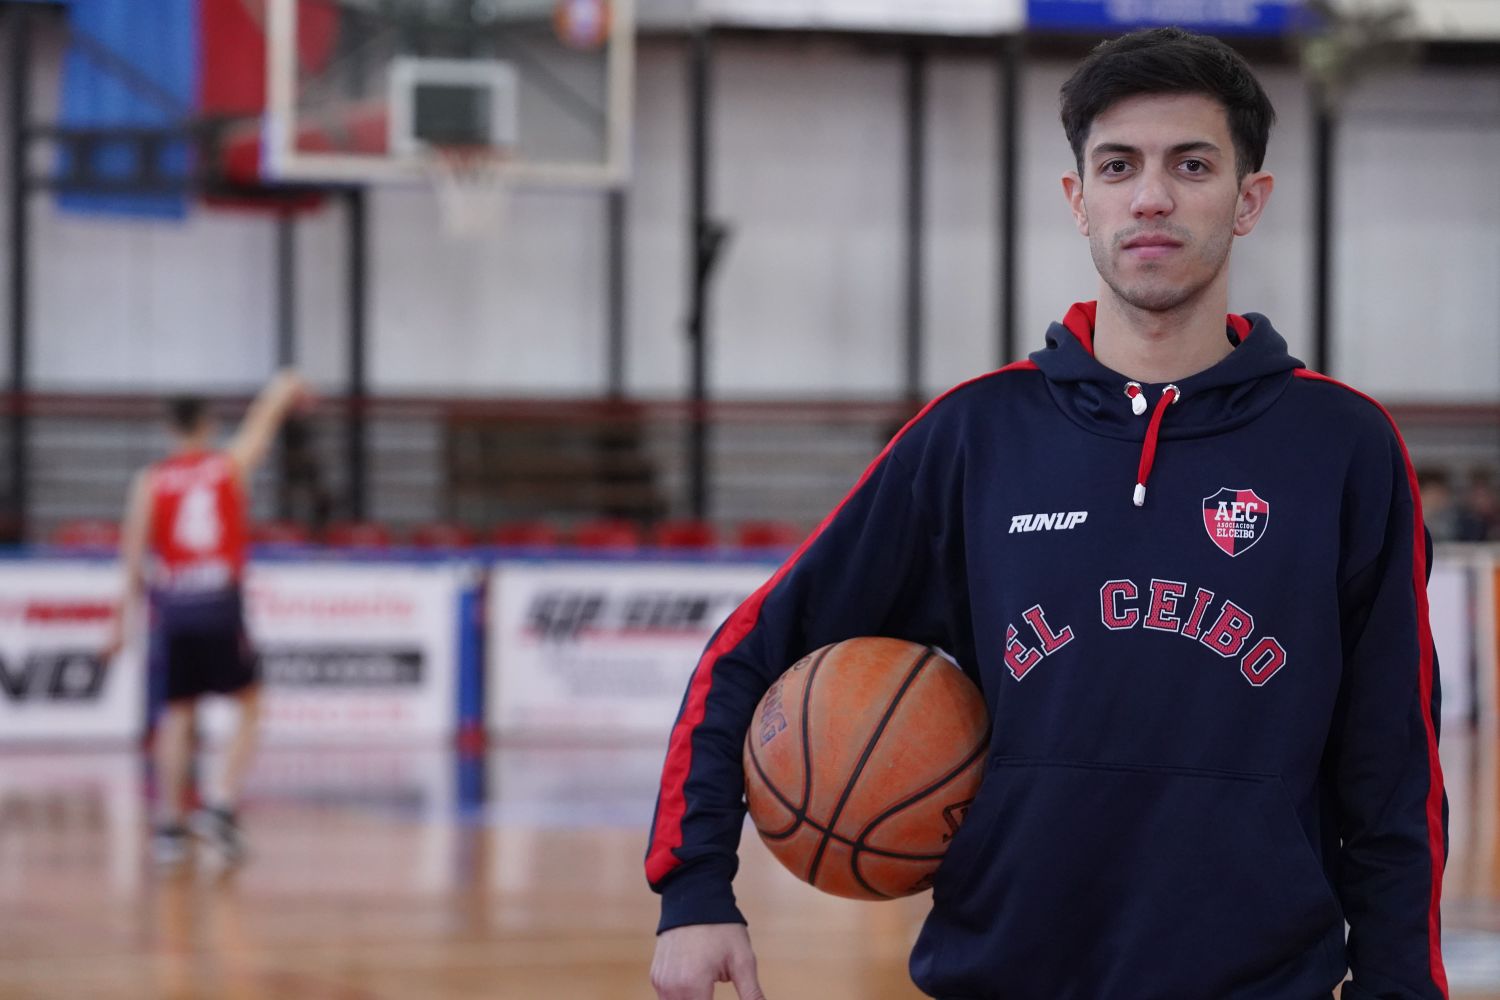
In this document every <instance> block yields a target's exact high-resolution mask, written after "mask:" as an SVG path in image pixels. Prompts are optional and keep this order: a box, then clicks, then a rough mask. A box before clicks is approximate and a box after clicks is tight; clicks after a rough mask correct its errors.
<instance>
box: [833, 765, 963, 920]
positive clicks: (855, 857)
mask: <svg viewBox="0 0 1500 1000" xmlns="http://www.w3.org/2000/svg"><path fill="white" fill-rule="evenodd" d="M988 746H989V741H988V740H980V741H979V744H978V745H977V746H976V747H975V748H974V750H973V751H972V752H971V753H970V754H969V756H968V757H966V758H965V759H964V761H963V762H962V763H961V764H959V765H958V766H957V767H955V768H954V769H953V770H951V771H949V772H948V773H947V774H945V775H943V776H942V777H941V778H939V779H938V780H937V781H935V782H933V783H932V784H930V785H928V786H927V787H926V788H922V789H918V790H917V791H916V792H915V793H914V794H912V795H910V796H908V797H907V798H906V799H904V800H903V801H901V802H897V803H896V804H895V805H893V806H891V807H890V808H889V809H887V810H886V811H885V812H883V813H881V814H880V815H879V816H876V817H875V818H874V819H872V820H870V822H869V823H867V824H866V825H865V828H864V829H863V830H861V831H859V836H858V837H856V838H854V841H853V843H851V844H850V845H849V846H850V848H851V852H852V857H851V858H850V861H849V864H850V867H851V868H852V869H853V870H854V880H855V881H856V882H858V883H859V884H860V885H862V886H864V887H865V888H866V889H868V890H869V891H870V892H873V893H875V894H876V895H878V896H887V894H886V893H883V892H881V891H880V890H879V889H877V888H875V887H874V886H873V885H871V884H870V883H868V882H866V881H865V877H864V875H863V874H861V873H860V870H859V856H860V855H861V854H863V853H866V852H868V853H870V854H875V855H880V853H881V852H880V851H879V850H878V849H876V848H872V847H868V846H867V845H866V844H865V838H866V837H867V836H869V835H870V831H872V830H874V829H875V828H876V827H877V826H879V825H880V824H881V823H884V822H885V821H886V820H887V819H890V818H891V817H892V816H894V815H896V813H898V812H900V811H901V810H903V809H905V808H906V807H907V806H910V805H912V804H913V803H916V802H920V801H921V800H922V799H925V798H927V797H928V796H929V795H932V794H934V793H936V792H937V791H939V790H940V789H942V788H943V786H945V785H947V784H948V783H949V782H950V781H952V780H953V779H954V778H956V777H958V776H959V775H960V774H963V773H964V771H966V770H968V769H969V768H970V767H971V766H973V764H974V762H975V761H976V760H980V759H981V758H982V757H983V756H984V754H985V751H986V750H987V749H988ZM947 853H948V852H947V851H946V850H944V851H943V852H942V853H941V854H939V855H937V857H938V858H942V857H945V856H946V855H947ZM887 898H890V897H889V896H887Z"/></svg>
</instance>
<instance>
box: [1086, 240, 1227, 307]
mask: <svg viewBox="0 0 1500 1000" xmlns="http://www.w3.org/2000/svg"><path fill="white" fill-rule="evenodd" d="M1140 228H1142V227H1131V228H1129V229H1126V230H1123V231H1121V232H1119V233H1116V234H1115V235H1114V236H1113V237H1109V238H1106V237H1104V236H1102V235H1100V236H1094V235H1092V234H1091V235H1090V236H1089V253H1090V255H1091V256H1092V257H1093V258H1094V268H1095V269H1096V270H1097V271H1098V272H1099V277H1101V278H1103V279H1104V283H1105V284H1106V285H1108V286H1109V288H1110V290H1111V291H1112V292H1114V293H1115V296H1116V297H1118V298H1119V299H1120V300H1121V301H1122V302H1124V303H1125V304H1126V305H1129V306H1132V307H1134V308H1136V309H1139V310H1141V311H1142V312H1148V313H1167V312H1172V311H1174V310H1177V309H1180V308H1182V307H1183V306H1185V305H1188V304H1190V303H1192V302H1193V301H1195V300H1196V299H1197V298H1198V296H1200V295H1202V294H1203V291H1204V289H1206V288H1208V287H1209V286H1210V285H1212V284H1213V283H1214V281H1215V280H1216V279H1217V278H1218V277H1219V275H1220V274H1221V273H1222V272H1223V270H1224V266H1225V264H1226V263H1227V262H1228V260H1229V249H1230V247H1231V246H1232V245H1233V243H1234V230H1233V228H1232V227H1231V226H1230V225H1224V226H1222V227H1219V228H1216V229H1215V230H1214V233H1213V237H1212V238H1211V239H1210V240H1209V242H1207V243H1204V244H1202V245H1201V246H1199V245H1196V243H1195V241H1194V240H1193V237H1192V234H1191V233H1188V232H1187V231H1185V230H1182V229H1178V228H1177V227H1175V226H1168V227H1165V229H1162V228H1160V227H1151V228H1152V230H1153V231H1161V232H1165V233H1166V234H1167V235H1168V236H1170V237H1171V238H1172V239H1174V240H1177V241H1179V242H1180V243H1181V244H1182V248H1181V249H1180V250H1179V251H1178V252H1177V254H1175V255H1173V256H1175V257H1178V258H1179V259H1178V260H1176V261H1174V262H1171V263H1169V262H1163V261H1143V262H1141V265H1140V266H1141V269H1142V270H1143V272H1144V273H1143V274H1142V275H1140V276H1139V277H1135V278H1132V279H1131V280H1130V281H1129V282H1128V283H1127V281H1126V279H1125V278H1123V277H1122V276H1121V274H1120V268H1119V267H1118V266H1117V263H1116V262H1117V261H1120V260H1122V259H1124V257H1125V254H1126V251H1125V248H1124V244H1125V243H1126V242H1127V241H1128V240H1130V239H1133V238H1134V237H1135V236H1136V235H1137V234H1138V232H1139V231H1140ZM1182 258H1185V259H1182ZM1184 264H1186V265H1188V266H1187V270H1188V271H1189V279H1188V280H1186V281H1180V280H1174V279H1172V278H1171V277H1169V276H1168V275H1166V274H1165V273H1163V272H1165V271H1166V269H1167V268H1168V267H1172V266H1177V267H1181V266H1183V265H1184Z"/></svg>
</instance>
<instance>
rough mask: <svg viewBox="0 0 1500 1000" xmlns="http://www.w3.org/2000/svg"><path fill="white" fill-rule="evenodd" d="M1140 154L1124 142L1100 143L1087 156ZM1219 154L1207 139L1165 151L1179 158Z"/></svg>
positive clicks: (1134, 147)
mask: <svg viewBox="0 0 1500 1000" xmlns="http://www.w3.org/2000/svg"><path fill="white" fill-rule="evenodd" d="M1140 152H1141V151H1140V148H1139V147H1138V146H1132V145H1130V144H1129V143H1124V142H1101V143H1099V145H1097V146H1095V147H1094V148H1093V149H1092V150H1090V151H1089V155H1090V156H1099V155H1101V154H1108V153H1116V154H1123V155H1127V156H1129V155H1134V156H1139V155H1140ZM1219 152H1222V150H1220V149H1219V147H1218V146H1216V145H1214V144H1213V143H1211V142H1209V141H1208V140H1207V139H1194V140H1192V141H1191V142H1179V143H1178V144H1177V145H1175V146H1173V147H1172V148H1171V149H1169V150H1167V153H1168V154H1169V155H1171V156H1181V155H1182V154H1183V153H1219Z"/></svg>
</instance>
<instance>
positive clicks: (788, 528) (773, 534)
mask: <svg viewBox="0 0 1500 1000" xmlns="http://www.w3.org/2000/svg"><path fill="white" fill-rule="evenodd" d="M806 534H807V533H806V532H804V531H803V530H802V529H801V528H799V527H797V526H796V525H795V524H790V523H788V522H786V521H746V522H745V523H744V524H741V525H740V526H739V527H738V528H737V529H736V530H735V534H734V540H735V544H737V545H738V546H740V547H741V548H745V549H790V548H795V547H796V546H797V545H798V544H800V543H801V541H802V539H803V538H804V537H806Z"/></svg>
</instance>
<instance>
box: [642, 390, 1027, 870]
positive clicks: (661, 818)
mask: <svg viewBox="0 0 1500 1000" xmlns="http://www.w3.org/2000/svg"><path fill="white" fill-rule="evenodd" d="M1035 370H1036V365H1035V364H1034V363H1033V362H1031V361H1017V362H1016V363H1014V364H1010V365H1006V366H1005V367H1004V368H1000V369H998V370H996V371H993V372H987V373H986V374H984V375H980V376H978V377H976V378H972V379H969V380H968V381H967V382H962V383H960V384H959V385H956V386H954V387H953V388H952V389H949V390H948V391H947V392H945V393H943V394H942V395H941V396H938V397H937V398H936V399H934V400H932V402H930V403H928V404H927V405H926V406H924V407H922V410H921V412H919V413H918V414H917V415H916V416H915V417H912V418H911V419H910V420H908V421H907V422H906V424H905V426H903V427H902V428H901V430H899V431H897V432H896V436H895V437H893V438H891V440H890V442H889V443H888V444H887V445H886V446H885V447H884V448H883V449H881V452H880V454H879V455H878V456H876V458H875V461H873V462H871V463H870V465H869V467H868V468H866V469H865V471H864V474H863V475H861V476H860V477H859V482H857V483H855V484H854V488H853V489H851V490H850V491H849V492H848V493H847V494H845V496H844V499H843V500H841V501H839V504H838V506H837V507H835V508H834V509H833V510H832V511H830V512H829V514H828V516H826V517H825V518H823V520H822V522H821V523H820V524H819V525H818V526H817V528H815V529H814V530H813V533H812V534H811V535H808V536H807V539H806V540H805V541H804V542H803V543H802V544H801V545H800V546H798V547H797V551H795V552H793V553H792V555H791V556H790V557H789V558H788V559H787V561H786V562H784V563H782V564H781V568H780V569H778V570H777V571H776V572H775V574H774V575H773V576H772V577H771V578H770V579H769V580H767V581H766V582H765V583H763V584H762V585H761V587H760V589H759V590H757V591H756V592H755V593H753V594H751V595H750V597H749V598H747V599H746V601H745V603H743V604H741V605H740V606H739V607H738V608H736V609H735V612H734V614H732V615H730V617H729V620H728V621H727V622H726V623H725V624H724V627H723V628H722V629H720V630H719V636H718V638H717V639H715V640H714V642H713V643H712V644H711V645H710V646H709V648H708V649H706V650H704V653H703V656H702V657H701V658H700V659H699V660H698V666H697V667H695V668H694V670H693V677H692V680H690V681H689V682H688V695H687V701H686V702H685V703H684V705H683V707H682V714H681V716H679V717H678V719H677V723H676V725H674V726H673V727H672V736H671V739H670V740H669V741H668V744H667V759H666V763H665V764H664V765H663V766H662V792H661V801H660V803H659V804H658V806H657V812H656V824H655V829H654V833H653V836H652V838H651V847H650V849H649V850H648V851H647V853H646V877H647V878H648V879H650V880H651V882H652V883H653V884H655V883H657V882H660V881H661V880H662V879H663V878H665V877H666V876H667V875H669V874H670V873H671V872H672V870H673V869H675V868H676V867H677V866H678V865H679V864H680V863H681V862H679V861H678V860H677V856H676V855H675V854H674V853H673V851H675V850H676V849H677V848H679V847H681V846H682V818H683V816H684V815H685V814H686V812H687V797H686V786H687V778H688V774H689V773H690V772H691V770H692V766H693V739H692V737H693V732H694V731H695V730H696V729H697V728H698V726H699V725H700V724H701V723H702V722H703V716H704V713H705V712H706V711H707V708H708V693H709V691H710V690H711V689H712V687H713V672H714V667H715V665H716V664H717V663H718V661H719V660H720V658H722V657H723V656H724V655H725V654H726V653H728V652H729V651H730V650H732V649H734V647H735V646H737V645H739V644H740V642H742V641H743V640H744V638H745V636H747V635H749V634H750V631H751V629H753V628H755V624H756V622H757V621H759V620H760V609H761V605H763V604H764V603H765V600H766V596H767V595H768V594H770V592H771V591H772V590H774V589H775V588H776V585H777V584H779V583H780V582H781V581H782V580H783V579H785V577H786V575H787V574H788V573H790V572H791V570H792V567H793V566H795V565H797V560H799V559H801V558H802V555H803V553H804V552H806V551H807V550H808V547H809V546H811V545H812V543H813V542H814V541H816V540H817V538H818V536H819V535H821V534H822V533H823V532H824V531H825V530H826V529H827V528H828V525H829V524H831V523H832V522H833V519H834V518H835V517H837V516H838V513H839V511H841V510H843V509H844V506H845V505H846V504H847V503H848V502H849V500H850V498H851V497H853V496H854V495H855V494H856V493H858V492H859V491H860V489H861V488H862V487H863V486H864V485H865V483H866V482H868V481H869V479H870V476H871V475H873V474H874V472H875V470H876V469H877V468H879V466H880V464H881V463H882V462H884V461H885V458H886V456H887V455H888V454H890V451H891V449H892V448H894V447H895V446H896V442H897V441H900V440H901V438H902V436H903V435H905V434H906V432H907V431H908V430H910V429H911V428H912V427H913V426H914V425H915V424H916V423H917V421H919V420H921V419H922V418H923V417H925V416H926V415H927V414H928V412H929V411H930V410H931V409H932V408H933V407H934V406H936V405H937V404H938V403H940V402H942V401H943V400H944V399H946V398H948V397H949V396H951V395H952V394H953V393H955V392H957V391H958V390H960V389H962V388H964V387H965V386H969V385H973V384H974V383H976V382H981V381H983V380H984V379H987V378H991V377H993V376H995V375H1000V374H1003V373H1005V372H1012V371H1035ZM788 666H790V664H788Z"/></svg>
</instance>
